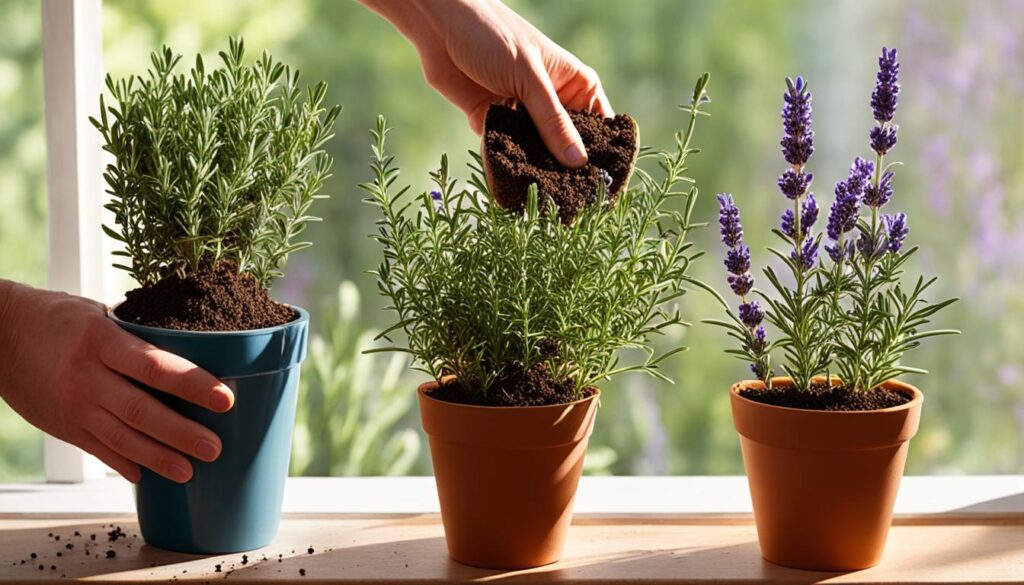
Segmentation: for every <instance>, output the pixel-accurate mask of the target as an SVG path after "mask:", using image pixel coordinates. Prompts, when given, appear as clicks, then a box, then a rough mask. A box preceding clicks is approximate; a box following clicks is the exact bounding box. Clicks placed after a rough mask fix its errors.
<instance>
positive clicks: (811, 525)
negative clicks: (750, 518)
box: [729, 378, 924, 571]
mask: <svg viewBox="0 0 1024 585" xmlns="http://www.w3.org/2000/svg"><path fill="white" fill-rule="evenodd" d="M773 383H774V384H788V383H790V380H789V378H775V379H774V381H773ZM884 386H885V387H886V388H889V389H891V390H897V391H899V392H902V393H904V394H907V395H908V396H912V397H913V398H912V400H911V401H910V402H908V403H906V404H903V405H901V406H896V407H893V408H886V409H882V410H872V411H861V412H825V411H815V410H802V409H797V408H784V407H779V406H770V405H767V404H761V403H759V402H754V401H753V400H748V399H746V398H743V397H742V396H740V395H739V391H740V390H741V389H743V388H748V387H761V388H763V387H764V385H763V384H762V383H761V382H757V381H746V382H740V383H739V384H736V385H735V386H733V387H732V388H731V389H730V391H729V396H730V400H731V402H732V416H733V422H734V423H735V425H736V430H737V431H738V432H739V434H740V446H741V448H742V450H743V465H744V466H745V467H746V470H747V477H748V480H749V482H750V495H751V499H752V500H753V504H754V521H755V522H756V523H757V535H758V539H759V540H760V543H761V555H762V556H764V558H765V559H766V560H768V561H771V562H773V563H775V564H778V565H784V566H787V567H794V568H798V569H811V570H820V571H849V570H857V569H865V568H867V567H871V566H874V565H876V564H878V562H879V561H880V560H881V558H882V552H883V550H884V549H885V539H886V537H887V536H888V533H889V524H890V522H891V520H892V507H893V502H894V501H895V499H896V491H897V490H898V489H899V485H900V477H901V476H902V475H903V465H904V463H905V462H906V459H907V447H908V445H909V441H910V439H911V437H913V436H914V434H915V433H917V427H918V423H919V421H920V420H921V404H922V402H923V401H924V397H923V395H922V394H921V392H920V391H919V390H918V389H917V388H914V387H913V386H910V385H908V384H904V383H902V382H897V381H894V380H893V381H889V382H886V383H885V384H884Z"/></svg>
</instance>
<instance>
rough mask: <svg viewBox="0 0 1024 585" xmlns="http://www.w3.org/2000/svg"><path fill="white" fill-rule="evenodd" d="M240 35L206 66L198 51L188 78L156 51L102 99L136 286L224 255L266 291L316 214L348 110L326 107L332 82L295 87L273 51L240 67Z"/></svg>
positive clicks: (119, 216) (110, 179)
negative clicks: (212, 66)
mask: <svg viewBox="0 0 1024 585" xmlns="http://www.w3.org/2000/svg"><path fill="white" fill-rule="evenodd" d="M244 54H245V51H244V46H243V42H242V40H241V39H237V40H236V39H231V40H230V42H229V49H228V51H227V52H221V53H220V57H221V60H222V61H223V67H221V68H220V69H217V70H214V71H209V72H208V71H206V68H205V66H204V64H203V60H202V57H201V56H197V57H196V62H195V65H194V66H193V67H192V69H191V70H190V71H189V72H188V73H187V74H180V73H175V68H176V66H177V64H178V62H179V61H180V60H181V56H180V55H175V54H174V53H173V52H172V51H171V49H170V48H167V47H164V48H163V49H162V50H161V51H159V52H156V53H153V55H152V68H151V69H150V70H149V72H148V73H147V74H146V75H145V76H142V77H136V76H134V75H133V76H129V77H128V78H126V79H121V80H117V81H115V80H113V79H112V78H111V77H109V76H108V77H107V82H106V83H107V89H108V91H109V93H110V96H111V97H112V98H113V102H114V105H112V106H109V107H108V106H107V104H106V101H105V99H104V98H103V96H101V97H100V115H99V119H98V120H97V119H95V118H90V121H91V122H92V123H93V125H95V126H96V128H97V129H99V131H100V132H101V133H102V134H103V139H104V141H105V145H104V147H103V148H104V150H106V151H108V152H110V153H111V154H112V155H113V156H114V163H113V164H111V165H108V166H107V169H106V172H105V173H104V178H105V179H106V182H107V185H108V187H109V190H108V192H109V193H110V194H111V195H112V196H113V200H112V201H111V202H110V203H109V204H108V205H107V206H106V207H107V209H109V210H110V211H111V212H113V214H114V223H115V224H116V228H111V227H108V226H104V231H105V232H106V233H107V235H109V236H110V237H112V238H114V239H115V240H117V241H119V242H122V243H123V244H124V250H120V251H117V252H115V255H117V256H120V257H123V258H126V259H127V260H126V261H125V262H119V263H117V264H115V266H117V267H118V268H122V269H124V270H127V271H128V272H129V273H130V274H131V275H132V277H133V278H134V279H135V280H137V281H138V282H139V283H140V284H142V285H146V284H152V283H154V282H156V281H158V280H160V279H161V278H164V277H165V276H168V275H170V274H177V275H178V276H181V277H184V276H186V275H187V274H189V273H194V272H196V271H198V270H200V269H202V268H204V267H209V266H212V265H214V264H216V263H218V262H220V261H222V260H227V261H230V262H232V263H234V264H237V266H238V268H239V270H241V271H244V272H249V273H252V274H253V275H255V276H256V277H257V278H258V279H259V281H260V283H261V284H262V285H263V286H264V287H267V286H269V284H270V281H271V280H272V279H273V278H274V277H276V276H280V275H281V268H282V267H283V265H284V263H285V260H286V259H287V257H288V254H290V253H292V252H294V251H296V250H300V249H302V248H305V247H308V246H309V245H310V244H309V243H308V242H296V241H293V240H294V238H295V237H296V236H298V235H299V234H300V233H302V231H303V229H304V228H305V227H306V225H307V223H308V222H310V221H316V220H317V219H318V218H315V217H313V216H310V215H309V209H310V206H311V205H312V203H313V201H314V200H315V199H319V198H322V197H325V196H324V195H320V194H319V192H320V189H321V187H322V186H323V183H324V181H325V180H326V179H327V177H329V176H330V168H331V163H332V160H331V157H330V156H328V155H327V153H326V152H325V151H324V149H323V146H324V144H325V143H326V142H327V141H328V140H329V139H330V138H331V137H332V136H333V133H332V128H333V125H334V121H335V119H336V118H337V116H338V114H339V112H340V108H339V107H337V106H335V107H332V108H330V109H325V107H324V106H323V101H324V96H325V94H326V92H327V86H326V84H324V83H318V84H317V85H316V86H314V87H309V88H305V89H304V88H302V87H300V86H299V72H298V71H292V70H291V69H289V68H288V67H286V66H284V65H282V64H281V63H279V62H276V61H274V59H273V58H271V57H270V55H268V54H267V53H263V55H262V56H261V57H260V58H259V59H258V60H257V61H256V62H255V63H253V64H252V65H245V64H243V63H242V60H243V57H244Z"/></svg>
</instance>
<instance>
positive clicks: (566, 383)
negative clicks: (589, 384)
mask: <svg viewBox="0 0 1024 585" xmlns="http://www.w3.org/2000/svg"><path fill="white" fill-rule="evenodd" d="M575 391H576V385H575V383H573V381H572V380H562V381H558V380H555V379H554V378H552V377H551V373H550V372H549V371H548V368H547V366H546V365H544V364H542V363H541V364H536V365H534V366H533V367H532V368H530V369H529V370H524V369H523V368H522V367H520V366H509V367H507V368H505V370H504V371H503V372H502V373H501V375H500V376H498V379H497V380H495V382H494V384H493V385H492V386H491V388H490V389H489V390H488V391H487V394H486V395H484V394H482V393H481V392H480V391H479V389H477V388H475V387H467V386H466V385H465V384H462V383H461V382H460V381H458V380H453V381H451V382H448V383H446V384H442V385H441V386H438V387H437V388H436V389H434V390H433V391H431V392H430V396H431V397H432V398H436V399H438V400H444V401H445V402H454V403H457V404H470V405H473V406H550V405H553V404H566V403H568V402H574V401H576V400H579V399H581V398H587V397H588V396H592V395H593V394H594V392H596V390H595V389H594V388H584V389H583V392H582V394H581V395H579V396H577V395H576V392H575Z"/></svg>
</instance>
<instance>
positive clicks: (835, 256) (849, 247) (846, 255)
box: [825, 241, 854, 263]
mask: <svg viewBox="0 0 1024 585" xmlns="http://www.w3.org/2000/svg"><path fill="white" fill-rule="evenodd" d="M853 249H854V248H853V242H849V241H847V242H845V243H844V244H843V247H842V249H840V247H839V242H835V243H832V244H825V251H826V252H828V257H829V258H831V259H832V261H833V262H836V263H839V262H843V261H845V260H848V259H850V258H853Z"/></svg>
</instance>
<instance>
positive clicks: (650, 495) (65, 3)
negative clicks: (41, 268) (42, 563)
mask: <svg viewBox="0 0 1024 585" xmlns="http://www.w3.org/2000/svg"><path fill="white" fill-rule="evenodd" d="M41 5H42V28H43V34H42V44H43V69H44V83H45V92H44V93H45V100H46V102H45V103H46V141H47V157H48V160H47V185H48V193H49V196H48V200H49V234H50V236H49V273H48V277H49V286H50V288H52V289H56V290H62V291H66V292H68V293H72V294H78V295H83V296H87V297H90V298H94V299H101V300H106V301H113V300H115V299H117V298H119V297H120V295H121V294H122V293H123V290H120V286H119V284H118V283H119V279H118V278H116V276H115V275H114V273H113V272H114V271H113V269H112V268H111V267H110V262H109V258H110V251H111V249H112V246H113V243H112V242H109V241H108V238H105V237H104V235H103V233H102V229H101V227H100V225H101V218H102V216H103V214H104V212H103V211H102V206H103V204H104V202H105V200H106V198H107V195H106V193H105V190H106V189H105V186H104V182H103V175H102V173H103V167H104V156H105V155H104V154H103V151H102V148H101V140H100V135H99V133H98V132H97V131H96V130H95V129H94V128H93V127H92V126H91V124H90V123H89V121H88V118H89V116H95V115H96V114H97V112H98V109H99V100H98V96H99V95H100V93H101V92H102V90H103V77H104V73H103V29H102V0H41ZM43 464H44V469H45V476H46V481H47V482H48V483H81V482H84V481H86V480H90V479H97V478H101V477H103V476H105V475H107V473H108V471H109V469H108V468H106V467H105V466H104V465H103V464H102V463H100V462H99V461H98V460H96V459H95V458H93V457H92V456H89V455H87V454H85V453H83V452H82V451H81V450H79V449H78V448H76V447H74V446H72V445H69V444H67V443H64V442H62V441H60V440H58V439H55V438H53V437H50V436H47V437H46V438H45V441H44V450H43ZM14 487H19V486H14ZM23 487H25V489H24V490H20V489H14V490H5V491H4V492H3V493H2V494H0V513H9V512H18V511H63V512H68V513H85V512H97V513H111V512H126V511H133V503H132V498H131V497H130V490H129V488H128V484H127V483H126V482H123V481H120V480H115V479H113V478H110V479H104V480H102V481H99V482H91V483H90V484H89V485H86V486H76V487H61V486H38V485H37V486H31V487H30V486H23ZM339 490H340V491H339ZM342 493H345V494H349V495H348V496H345V497H339V495H340V494H342ZM579 493H580V497H579V500H578V502H577V511H578V512H580V513H583V514H587V513H666V514H705V513H711V514H748V513H749V506H750V498H749V492H748V491H747V486H746V481H745V478H743V477H741V476H740V477H737V476H732V477H657V478H653V477H617V478H597V477H585V478H583V480H582V483H581V486H580V492H579ZM626 493H629V494H632V495H631V497H630V498H623V497H621V495H622V494H626ZM417 494H418V495H417ZM637 494H643V497H637ZM349 496H351V497H349ZM285 511H286V512H289V511H290V512H299V513H313V512H322V513H323V512H336V513H337V512H356V513H368V512H402V513H414V512H421V513H422V512H436V511H437V496H436V492H435V491H434V487H433V479H432V478H422V477H420V478H290V479H289V480H288V490H287V493H286V501H285ZM896 511H897V513H898V514H900V513H902V514H909V515H921V514H924V515H927V514H939V513H949V512H951V511H953V512H957V511H961V512H962V511H967V512H972V511H973V512H978V513H994V512H998V513H1024V475H1004V476H970V477H942V476H922V477H908V478H905V480H904V484H903V489H901V491H900V497H899V500H898V501H897V506H896Z"/></svg>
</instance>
